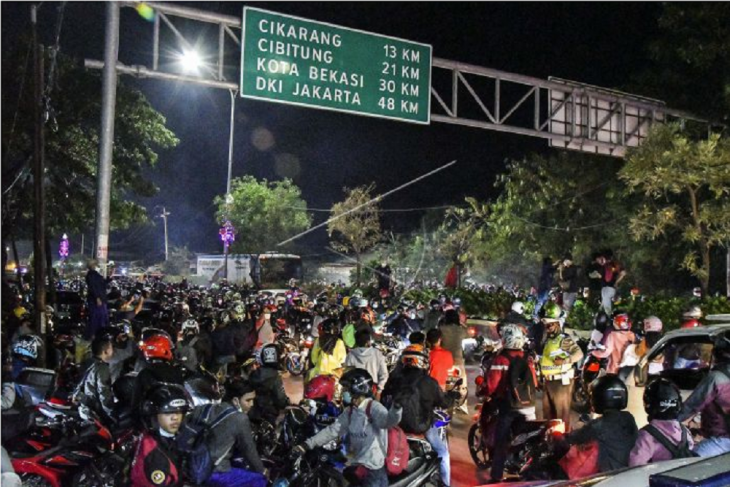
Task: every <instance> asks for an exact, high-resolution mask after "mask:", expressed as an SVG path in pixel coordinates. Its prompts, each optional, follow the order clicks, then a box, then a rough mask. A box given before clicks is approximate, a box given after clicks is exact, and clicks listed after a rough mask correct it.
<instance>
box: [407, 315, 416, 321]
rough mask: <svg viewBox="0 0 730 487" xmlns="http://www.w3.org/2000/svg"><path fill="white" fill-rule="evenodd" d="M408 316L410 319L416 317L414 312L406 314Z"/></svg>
mask: <svg viewBox="0 0 730 487" xmlns="http://www.w3.org/2000/svg"><path fill="white" fill-rule="evenodd" d="M408 317H409V318H410V319H412V320H415V319H416V313H411V314H409V315H408Z"/></svg>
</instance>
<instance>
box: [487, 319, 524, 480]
mask: <svg viewBox="0 0 730 487" xmlns="http://www.w3.org/2000/svg"><path fill="white" fill-rule="evenodd" d="M501 333H502V343H503V345H504V348H503V349H502V351H501V352H500V353H499V355H497V356H496V357H495V358H494V361H493V362H492V365H491V367H490V368H489V371H488V372H487V376H486V380H485V381H484V382H483V383H482V386H481V391H480V395H484V396H485V397H486V398H487V400H488V401H492V402H493V403H494V406H496V408H497V409H498V410H499V413H498V416H497V424H496V428H495V434H494V457H493V458H492V468H491V471H490V476H491V478H492V481H500V480H502V474H503V473H504V463H505V461H506V460H507V450H508V446H509V443H510V441H511V431H512V425H513V424H514V423H515V422H516V421H525V420H534V419H535V388H536V387H537V379H536V374H535V366H534V364H533V363H532V360H531V359H530V358H529V357H528V356H526V354H525V352H524V350H523V349H524V346H525V342H526V341H527V338H526V336H525V332H524V331H523V329H522V328H521V327H520V326H518V325H512V324H508V325H505V326H504V327H502V331H501ZM525 374H526V375H527V376H528V377H529V380H527V381H525V382H524V384H525V386H526V390H520V391H516V390H515V389H516V388H515V384H514V383H512V382H511V381H510V376H512V377H524V375H525ZM516 392H517V393H518V394H519V397H516Z"/></svg>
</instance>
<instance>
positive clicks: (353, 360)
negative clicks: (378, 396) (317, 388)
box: [345, 328, 389, 392]
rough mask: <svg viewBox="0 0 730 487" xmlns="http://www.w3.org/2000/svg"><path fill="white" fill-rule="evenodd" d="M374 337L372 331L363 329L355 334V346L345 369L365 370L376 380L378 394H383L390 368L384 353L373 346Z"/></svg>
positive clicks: (348, 357)
mask: <svg viewBox="0 0 730 487" xmlns="http://www.w3.org/2000/svg"><path fill="white" fill-rule="evenodd" d="M371 342H372V335H371V333H370V330H368V329H367V328H363V329H361V330H358V331H357V332H356V333H355V344H356V345H357V348H353V349H352V350H350V352H349V353H348V354H347V358H346V359H345V367H353V368H360V369H365V370H367V371H368V372H370V375H371V376H372V377H373V379H375V386H376V387H377V390H378V392H382V390H383V387H385V384H386V382H388V375H389V374H388V366H387V365H386V363H385V357H384V356H383V353H382V352H381V351H380V350H378V349H377V348H373V347H372V346H371Z"/></svg>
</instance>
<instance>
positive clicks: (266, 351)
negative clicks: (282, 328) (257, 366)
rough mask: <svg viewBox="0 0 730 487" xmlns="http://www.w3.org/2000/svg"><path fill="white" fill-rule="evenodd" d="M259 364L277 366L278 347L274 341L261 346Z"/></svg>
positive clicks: (270, 366)
mask: <svg viewBox="0 0 730 487" xmlns="http://www.w3.org/2000/svg"><path fill="white" fill-rule="evenodd" d="M261 365H263V366H264V367H269V368H278V367H279V349H278V347H277V346H276V344H274V343H269V344H268V345H264V346H263V347H261Z"/></svg>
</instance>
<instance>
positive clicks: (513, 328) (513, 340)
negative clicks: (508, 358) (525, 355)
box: [502, 325, 527, 350]
mask: <svg viewBox="0 0 730 487" xmlns="http://www.w3.org/2000/svg"><path fill="white" fill-rule="evenodd" d="M526 341H527V337H525V332H524V331H523V330H522V327H520V326H518V325H505V326H503V327H502V343H503V344H504V348H505V349H507V350H522V348H523V347H524V346H525V342H526Z"/></svg>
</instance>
